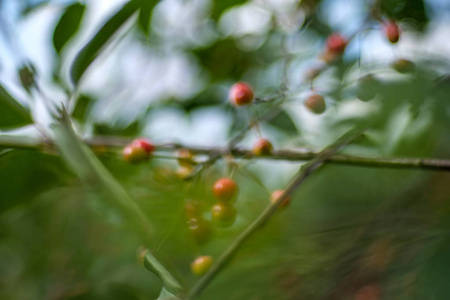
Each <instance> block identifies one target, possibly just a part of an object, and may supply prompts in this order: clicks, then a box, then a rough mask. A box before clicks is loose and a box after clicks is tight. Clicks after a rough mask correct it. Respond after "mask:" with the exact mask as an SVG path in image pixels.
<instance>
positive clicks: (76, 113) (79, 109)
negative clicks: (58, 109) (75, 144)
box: [72, 94, 93, 121]
mask: <svg viewBox="0 0 450 300" xmlns="http://www.w3.org/2000/svg"><path fill="white" fill-rule="evenodd" d="M92 101H93V99H92V98H91V97H89V96H87V95H83V94H82V95H80V96H79V97H78V99H77V102H76V103H77V104H76V105H75V108H74V110H73V112H72V117H73V118H75V119H77V120H79V121H84V120H85V119H86V115H87V114H88V113H89V109H90V108H91V107H92V105H91V103H92Z"/></svg>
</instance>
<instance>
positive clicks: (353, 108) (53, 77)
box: [0, 0, 450, 300]
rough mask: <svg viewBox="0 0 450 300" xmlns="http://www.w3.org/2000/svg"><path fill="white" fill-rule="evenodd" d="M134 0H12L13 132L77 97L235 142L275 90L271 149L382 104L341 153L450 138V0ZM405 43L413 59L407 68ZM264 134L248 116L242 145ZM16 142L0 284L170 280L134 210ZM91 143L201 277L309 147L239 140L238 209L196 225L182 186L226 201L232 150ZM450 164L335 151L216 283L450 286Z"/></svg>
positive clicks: (344, 125) (39, 126)
mask: <svg viewBox="0 0 450 300" xmlns="http://www.w3.org/2000/svg"><path fill="white" fill-rule="evenodd" d="M135 1H136V0H135ZM127 3H128V1H124V0H86V1H69V0H67V1H63V0H61V1H57V0H54V1H39V0H34V1H31V0H30V1H27V0H2V1H0V141H1V140H2V139H6V138H8V139H10V138H11V137H15V138H26V139H29V140H31V141H37V140H41V139H42V136H43V134H44V137H45V138H54V136H53V135H52V126H51V124H52V123H54V121H55V120H54V117H53V116H52V115H53V113H54V112H55V110H56V108H59V107H60V106H61V103H63V104H64V105H65V107H67V109H68V111H69V113H70V114H71V116H72V118H73V120H74V122H75V124H76V126H77V130H78V133H79V134H80V135H81V136H82V137H83V138H86V139H95V137H97V136H113V137H120V138H125V139H128V138H134V137H138V136H145V137H148V138H150V139H151V140H152V141H154V142H155V143H172V142H174V143H185V144H187V145H191V146H208V147H222V146H225V145H226V144H227V142H228V141H229V140H230V139H231V138H232V137H234V136H235V135H236V134H238V133H239V132H241V131H242V130H243V128H245V127H246V126H247V124H248V122H249V120H253V119H255V118H257V117H258V116H260V115H263V114H265V113H267V112H268V111H270V110H273V109H274V106H276V107H277V108H279V109H280V111H281V112H280V113H279V114H278V115H277V116H276V117H274V118H272V119H270V120H268V121H267V122H262V123H261V124H260V125H259V130H260V133H261V134H262V136H263V137H266V138H268V139H269V140H270V141H271V142H272V143H273V144H274V147H275V149H291V150H296V149H308V150H313V151H317V150H320V149H322V148H323V147H324V146H326V145H328V144H330V143H332V142H334V141H335V140H336V139H337V138H338V137H339V136H340V135H342V133H344V132H346V131H347V130H349V129H350V128H352V127H354V126H357V125H359V124H361V123H363V122H365V121H367V120H372V121H373V124H374V126H372V127H371V128H370V129H369V130H368V131H367V132H366V133H365V134H364V135H363V136H362V137H361V138H359V139H358V140H357V141H355V143H353V144H352V145H350V146H348V147H346V148H345V149H344V153H346V154H349V155H358V156H369V157H419V158H425V157H429V158H430V157H431V158H442V159H445V158H448V157H449V156H450V142H449V141H450V139H449V137H450V136H449V132H448V130H447V128H448V125H449V124H450V109H449V105H448V95H449V94H450V79H449V78H450V77H449V71H450V41H449V39H448V37H449V36H450V2H449V1H446V0H410V1H407V0H380V1H370V0H367V1H358V0H322V1H320V0H303V1H299V0H253V1H236V0H226V1H225V0H221V1H212V0H164V1H144V3H146V4H142V7H141V8H140V9H139V10H138V11H136V13H134V14H133V15H132V16H131V17H130V18H126V19H125V20H122V21H120V22H118V21H117V19H114V17H113V16H114V15H115V14H116V13H117V12H119V11H120V10H121V9H123V7H124V5H126V4H127ZM373 10H376V11H377V12H379V14H380V15H381V16H382V18H383V19H384V20H387V19H395V20H396V21H397V22H398V24H399V26H400V28H401V36H400V40H399V42H398V43H396V44H394V45H393V44H391V43H389V41H388V40H387V39H386V37H385V35H384V33H383V30H382V24H381V23H380V22H379V21H378V20H375V19H373V18H371V17H370V16H371V13H372V12H373ZM106 22H112V23H114V22H116V23H114V24H116V25H117V26H116V28H115V30H114V31H113V32H107V33H105V32H103V33H104V34H105V36H106V37H107V39H108V40H107V43H105V46H104V47H102V48H101V49H100V50H101V53H100V54H99V55H98V57H97V58H96V59H95V60H94V61H92V62H91V63H90V64H89V65H88V67H86V72H84V75H83V77H82V78H81V79H80V80H74V78H73V73H71V72H72V71H71V70H73V66H74V61H75V60H76V57H77V55H78V54H79V53H80V50H81V49H83V47H84V46H85V45H86V44H88V43H89V42H90V41H92V40H93V37H94V36H95V35H96V33H97V32H98V31H99V30H100V28H102V26H103V25H104V24H105V23H106ZM333 32H340V33H341V34H342V35H343V36H345V37H348V38H352V39H351V41H350V43H349V45H348V47H347V50H346V51H345V53H344V55H343V57H342V58H341V59H339V60H338V61H337V62H335V63H333V64H329V65H327V64H325V63H324V62H323V60H321V59H320V55H321V53H322V52H323V49H324V45H325V40H326V38H327V36H329V35H330V34H331V33H333ZM96 56H97V55H96ZM399 59H406V60H408V61H409V62H412V63H413V65H414V70H413V71H411V72H406V73H404V72H399V71H398V70H396V69H395V68H393V67H392V65H393V63H395V62H396V61H398V60H399ZM315 69H320V70H323V71H322V72H320V74H319V75H318V77H317V78H316V79H315V80H314V85H313V88H314V90H315V91H316V92H318V93H320V94H322V95H323V96H324V98H325V101H326V105H327V109H326V112H325V113H324V114H321V115H315V114H312V113H311V112H309V111H308V110H307V109H306V108H305V107H304V105H303V101H304V99H305V97H307V95H308V94H309V93H311V86H312V83H310V81H309V80H308V77H307V75H306V74H308V72H309V71H311V70H315ZM71 74H72V75H71ZM368 74H371V75H372V76H373V77H374V78H375V80H374V81H372V82H371V83H370V84H369V86H364V91H366V90H372V89H375V90H376V92H375V95H374V99H373V100H371V101H369V102H367V101H361V100H360V99H359V98H360V97H358V95H359V94H358V93H359V92H360V91H361V84H360V82H359V81H358V79H359V78H362V77H364V76H366V75H368ZM30 78H31V79H30ZM30 80H31V81H30ZM237 81H245V82H248V83H250V84H251V85H252V87H253V88H254V91H255V95H256V96H257V97H258V98H260V99H263V100H264V99H265V98H266V97H269V98H270V99H271V100H274V101H271V102H267V103H266V102H264V101H260V102H258V104H257V105H254V107H251V108H249V109H236V108H235V107H233V106H231V105H230V104H229V102H228V90H229V88H230V86H231V85H232V84H233V83H235V82H237ZM30 82H31V83H30ZM32 86H38V87H39V88H38V89H34V90H33V89H32V88H31V87H32ZM283 88H286V89H287V91H288V92H287V93H286V94H285V95H284V96H283V97H278V96H277V97H275V96H273V95H277V93H278V92H279V91H280V89H283ZM11 103H14V104H11ZM17 106H19V108H17ZM23 110H25V111H26V112H27V113H29V114H30V116H31V117H23V115H21V113H20V112H22V111H23ZM258 137H259V136H258V133H257V132H255V131H250V132H249V133H248V134H246V136H245V138H244V139H243V140H242V142H241V143H239V146H240V147H243V148H250V147H251V145H252V144H253V142H254V141H255V140H257V139H258ZM16 148H21V147H16ZM16 148H14V147H6V146H4V145H3V144H2V143H1V142H0V298H1V299H11V300H16V299H17V300H19V299H52V300H53V299H55V300H56V299H157V298H158V295H159V293H160V290H161V282H160V281H159V279H158V278H157V277H156V276H154V275H153V274H151V273H150V272H148V271H146V270H145V269H144V268H143V267H142V264H141V263H140V262H139V259H138V258H137V256H138V255H137V253H138V252H139V249H141V247H143V246H144V247H145V246H148V245H146V244H145V242H144V241H143V240H142V239H141V237H140V236H139V235H138V234H137V233H135V232H134V231H133V230H132V229H130V226H128V222H129V220H127V219H124V218H121V217H120V216H118V214H117V212H116V211H114V210H113V209H111V208H110V207H108V206H107V205H105V204H104V203H103V202H102V200H101V199H99V198H97V197H95V196H93V195H91V194H90V193H89V190H88V189H86V187H85V186H84V185H83V184H82V182H81V181H80V179H78V177H77V176H76V174H75V172H74V171H72V170H71V169H70V167H69V166H68V165H67V164H66V163H65V162H64V161H63V160H62V159H61V158H60V157H59V156H58V155H56V154H55V153H54V152H53V151H51V150H49V149H44V151H38V150H30V149H16ZM94 150H96V153H97V154H98V156H99V158H100V159H101V161H102V163H103V164H104V165H105V166H106V167H107V169H108V170H109V171H110V172H111V173H112V175H113V176H114V178H116V179H117V180H118V182H119V183H120V184H121V185H122V186H124V188H125V189H126V191H127V192H128V193H129V194H130V196H131V197H132V198H133V199H134V200H136V201H137V202H138V204H139V207H140V208H141V209H142V210H143V212H144V213H145V214H146V216H147V217H148V219H149V220H150V221H151V223H152V224H153V225H154V226H155V228H156V229H157V230H156V236H155V239H154V240H153V241H152V247H154V248H155V249H157V252H158V253H160V254H161V255H162V257H163V258H164V261H165V263H167V264H168V265H169V266H170V267H171V268H173V269H174V270H177V272H178V273H179V274H180V276H181V277H183V278H184V279H185V281H186V283H187V285H189V286H193V285H194V284H195V282H196V281H197V280H198V278H197V277H195V276H194V275H192V274H191V272H190V269H189V265H190V263H191V261H192V260H193V259H194V258H195V257H196V256H198V255H212V256H213V257H215V258H217V257H218V256H219V255H220V254H221V253H222V252H223V251H224V250H225V249H226V247H227V246H228V245H229V244H230V243H231V242H232V241H233V240H234V238H235V237H236V236H237V235H238V234H239V233H240V232H242V230H243V229H244V228H246V227H247V226H248V225H249V224H250V222H252V221H253V220H254V219H255V218H256V217H257V216H258V215H259V214H260V213H261V212H262V211H263V210H264V208H265V207H266V206H267V205H268V204H269V197H270V191H272V190H275V189H282V188H284V187H285V186H286V185H287V183H288V182H289V180H290V179H291V178H292V176H294V175H295V173H296V172H297V170H298V168H299V167H300V166H301V162H283V161H275V160H269V159H252V160H237V163H238V164H239V167H238V168H237V169H236V171H235V172H234V174H233V177H234V179H235V180H236V182H238V184H239V190H240V192H239V197H238V201H237V203H236V208H237V211H238V217H237V220H236V222H235V224H233V226H231V227H230V228H227V229H217V228H213V235H212V237H211V238H210V239H209V240H208V241H207V242H206V243H201V244H198V243H197V242H196V240H195V238H194V237H193V236H192V232H190V231H189V228H188V226H187V224H186V223H187V217H186V215H185V212H184V206H185V205H186V200H187V199H197V200H198V201H200V202H201V203H202V207H203V208H204V210H205V213H204V217H205V218H206V219H210V213H209V212H208V211H209V208H210V207H211V206H212V205H213V203H214V201H215V200H214V198H213V196H212V193H211V188H212V186H213V184H214V182H215V181H216V180H217V179H218V178H220V177H222V176H224V175H225V174H226V164H225V163H224V162H222V161H220V160H219V161H218V162H217V163H215V164H214V165H213V166H212V167H211V168H208V170H206V171H204V172H201V173H199V174H198V175H197V176H195V177H194V178H193V179H191V180H183V178H180V176H179V172H178V170H179V166H178V163H177V161H176V160H170V159H169V160H168V159H158V158H155V159H152V160H151V161H150V162H149V163H145V164H142V165H130V164H127V163H125V162H124V161H123V160H122V159H121V156H120V149H113V151H111V150H110V149H107V150H104V149H94ZM449 180H450V176H449V175H448V174H447V173H446V172H433V171H425V170H420V169H415V170H414V169H413V170H398V169H378V168H362V167H351V166H342V165H326V166H325V167H323V169H321V170H320V171H318V172H317V173H314V174H313V175H312V176H311V177H310V178H309V179H308V180H307V181H306V182H305V183H304V184H303V185H302V186H301V187H300V189H299V190H298V191H297V192H295V194H294V195H293V199H292V203H291V205H290V206H289V207H288V208H287V209H285V210H283V211H280V212H279V213H277V214H276V215H275V216H274V217H273V219H272V220H271V221H270V222H269V224H268V225H267V226H266V227H265V228H264V229H263V230H261V231H260V232H258V233H257V234H256V235H255V236H254V237H253V238H252V239H251V240H250V241H249V242H248V243H246V244H245V245H244V246H243V247H242V249H240V251H239V252H238V254H237V255H236V256H235V257H234V259H233V260H232V262H231V264H230V265H229V266H228V267H227V268H226V269H224V270H223V271H222V272H221V273H220V274H219V275H218V276H217V278H215V280H214V281H213V282H212V283H211V285H210V286H208V288H207V289H205V291H204V293H203V294H202V295H201V296H200V299H236V300H240V299H250V300H258V299H357V300H374V299H421V300H422V299H450V288H449V287H448V285H447V281H446V278H447V275H448V268H447V266H449V265H450V236H449V232H448V228H449V227H448V225H449V222H450V215H449V212H450V210H449V209H450V206H449V201H448V200H450V199H449V197H448V195H449V192H450V185H449V184H448V183H449Z"/></svg>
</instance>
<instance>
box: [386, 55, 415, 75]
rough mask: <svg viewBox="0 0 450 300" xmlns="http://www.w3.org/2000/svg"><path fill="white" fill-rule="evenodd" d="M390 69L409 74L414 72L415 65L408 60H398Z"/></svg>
mask: <svg viewBox="0 0 450 300" xmlns="http://www.w3.org/2000/svg"><path fill="white" fill-rule="evenodd" d="M391 67H392V68H393V69H394V70H396V71H397V72H399V73H410V72H412V71H414V69H415V67H416V65H415V64H414V63H413V62H412V61H410V60H407V59H403V58H399V59H397V60H395V61H394V62H392V64H391Z"/></svg>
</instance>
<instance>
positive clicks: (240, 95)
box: [229, 82, 253, 106]
mask: <svg viewBox="0 0 450 300" xmlns="http://www.w3.org/2000/svg"><path fill="white" fill-rule="evenodd" d="M229 99H230V102H231V104H233V105H235V106H242V105H247V104H250V103H252V101H253V90H252V88H251V87H250V86H249V85H248V84H247V83H245V82H238V83H235V84H233V86H232V87H231V89H230V93H229Z"/></svg>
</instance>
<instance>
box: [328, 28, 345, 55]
mask: <svg viewBox="0 0 450 300" xmlns="http://www.w3.org/2000/svg"><path fill="white" fill-rule="evenodd" d="M347 43H348V41H347V39H346V38H344V37H343V36H341V35H340V34H339V33H333V34H331V35H330V36H328V38H327V40H326V42H325V45H326V51H329V52H332V53H336V54H339V55H341V54H342V53H344V51H345V48H346V47H347Z"/></svg>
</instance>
